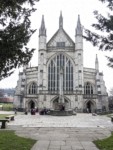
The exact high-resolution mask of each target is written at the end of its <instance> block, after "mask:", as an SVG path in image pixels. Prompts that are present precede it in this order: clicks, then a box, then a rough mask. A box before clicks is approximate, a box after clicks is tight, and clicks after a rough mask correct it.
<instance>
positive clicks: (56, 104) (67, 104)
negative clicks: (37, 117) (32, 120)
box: [52, 97, 70, 110]
mask: <svg viewBox="0 0 113 150" xmlns="http://www.w3.org/2000/svg"><path fill="white" fill-rule="evenodd" d="M63 105H64V106H65V109H69V108H70V101H69V100H67V99H66V98H64V104H63ZM52 108H53V109H54V110H57V109H59V97H57V98H56V99H54V100H53V101H52Z"/></svg>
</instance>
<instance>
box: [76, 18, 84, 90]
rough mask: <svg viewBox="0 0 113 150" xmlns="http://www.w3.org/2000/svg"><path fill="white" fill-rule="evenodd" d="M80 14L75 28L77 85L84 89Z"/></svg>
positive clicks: (78, 87)
mask: <svg viewBox="0 0 113 150" xmlns="http://www.w3.org/2000/svg"><path fill="white" fill-rule="evenodd" d="M82 34H83V33H82V26H81V23H80V16H79V15H78V21H77V27H76V29H75V64H76V69H75V70H76V72H75V86H76V87H77V89H79V90H82V91H83V86H84V83H83V37H82Z"/></svg>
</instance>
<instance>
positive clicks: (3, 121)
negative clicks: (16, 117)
mask: <svg viewBox="0 0 113 150" xmlns="http://www.w3.org/2000/svg"><path fill="white" fill-rule="evenodd" d="M0 122H1V123H2V125H1V129H5V128H6V122H8V120H7V119H0Z"/></svg>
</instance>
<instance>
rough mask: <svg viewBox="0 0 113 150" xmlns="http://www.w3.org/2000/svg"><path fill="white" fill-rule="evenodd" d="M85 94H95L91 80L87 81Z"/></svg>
mask: <svg viewBox="0 0 113 150" xmlns="http://www.w3.org/2000/svg"><path fill="white" fill-rule="evenodd" d="M84 94H86V95H90V94H93V86H92V84H91V83H90V82H87V83H85V86H84Z"/></svg>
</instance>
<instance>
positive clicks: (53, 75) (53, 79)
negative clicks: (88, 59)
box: [48, 53, 73, 91]
mask: <svg viewBox="0 0 113 150" xmlns="http://www.w3.org/2000/svg"><path fill="white" fill-rule="evenodd" d="M61 68H63V90H65V91H72V90H73V65H72V62H71V60H70V59H69V58H68V57H67V56H65V55H63V54H62V53H61V54H58V55H56V56H55V57H54V58H53V59H52V60H51V61H50V64H49V66H48V90H49V91H58V90H59V75H60V69H61Z"/></svg>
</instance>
